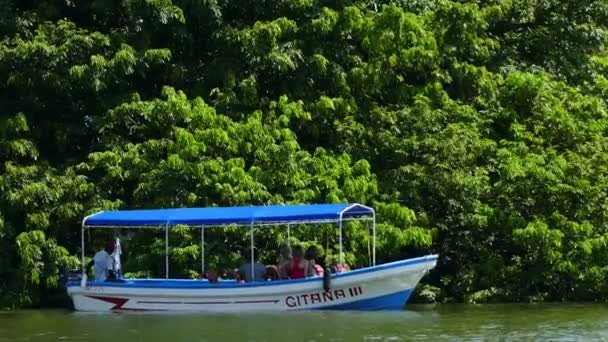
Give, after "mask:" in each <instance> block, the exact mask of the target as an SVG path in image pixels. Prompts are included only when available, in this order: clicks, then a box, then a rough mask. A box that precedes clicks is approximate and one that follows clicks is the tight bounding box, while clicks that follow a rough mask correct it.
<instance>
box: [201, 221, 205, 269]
mask: <svg viewBox="0 0 608 342" xmlns="http://www.w3.org/2000/svg"><path fill="white" fill-rule="evenodd" d="M204 277H205V227H201V279H203V278H204Z"/></svg>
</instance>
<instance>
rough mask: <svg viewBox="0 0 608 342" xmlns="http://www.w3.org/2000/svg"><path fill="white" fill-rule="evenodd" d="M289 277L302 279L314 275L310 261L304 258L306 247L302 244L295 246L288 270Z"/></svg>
mask: <svg viewBox="0 0 608 342" xmlns="http://www.w3.org/2000/svg"><path fill="white" fill-rule="evenodd" d="M288 275H289V279H302V278H306V277H309V276H311V275H312V273H311V268H310V263H309V262H308V260H306V259H304V248H302V246H299V245H298V246H294V248H293V258H291V262H290V265H289V270H288Z"/></svg>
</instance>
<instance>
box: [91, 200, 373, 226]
mask: <svg viewBox="0 0 608 342" xmlns="http://www.w3.org/2000/svg"><path fill="white" fill-rule="evenodd" d="M340 213H342V218H353V217H361V216H372V215H373V214H374V210H373V209H372V208H369V207H366V206H364V205H361V204H348V203H344V204H297V205H268V206H247V207H209V208H177V209H143V210H116V211H104V212H99V213H96V214H93V215H91V216H89V217H87V218H86V219H85V220H84V222H83V223H84V225H85V226H88V227H103V226H111V227H144V226H165V225H178V224H184V225H190V226H202V225H227V224H251V223H254V224H255V223H290V222H323V221H325V222H327V221H338V220H339V219H340Z"/></svg>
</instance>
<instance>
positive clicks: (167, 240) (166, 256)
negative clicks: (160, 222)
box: [165, 223, 169, 279]
mask: <svg viewBox="0 0 608 342" xmlns="http://www.w3.org/2000/svg"><path fill="white" fill-rule="evenodd" d="M165 279H169V223H167V224H166V225H165Z"/></svg>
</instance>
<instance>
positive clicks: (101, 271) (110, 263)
mask: <svg viewBox="0 0 608 342" xmlns="http://www.w3.org/2000/svg"><path fill="white" fill-rule="evenodd" d="M112 252H114V241H112V240H108V241H106V246H105V248H104V249H102V250H100V251H99V252H97V253H95V256H94V257H93V260H91V262H90V263H89V265H88V267H89V268H90V267H91V266H93V268H94V269H95V281H106V280H108V279H110V280H112V279H115V278H116V275H115V273H114V258H112V256H111V254H112Z"/></svg>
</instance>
